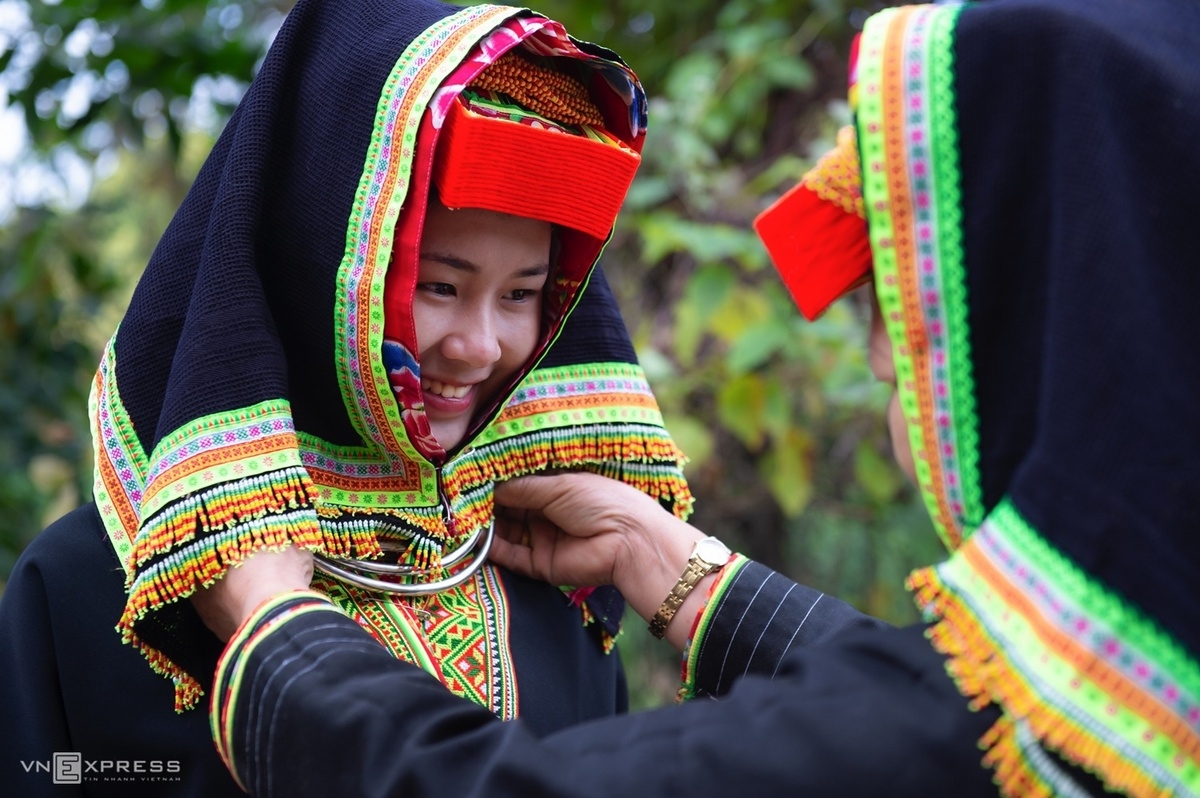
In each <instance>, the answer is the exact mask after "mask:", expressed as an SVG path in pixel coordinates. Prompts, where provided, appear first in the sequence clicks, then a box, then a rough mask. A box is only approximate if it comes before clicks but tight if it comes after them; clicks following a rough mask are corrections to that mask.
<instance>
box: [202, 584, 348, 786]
mask: <svg viewBox="0 0 1200 798" xmlns="http://www.w3.org/2000/svg"><path fill="white" fill-rule="evenodd" d="M310 612H339V610H338V609H337V608H336V607H335V606H334V605H333V604H331V603H330V602H329V599H327V598H325V597H324V596H321V595H319V594H317V593H313V592H311V591H303V590H298V591H294V592H291V593H285V594H283V595H281V596H276V597H275V598H273V599H271V600H270V601H267V602H265V603H264V604H262V605H261V606H259V607H258V608H257V609H255V610H254V612H253V613H251V615H250V617H249V618H247V619H246V620H245V621H244V622H243V623H242V625H241V627H240V628H239V629H238V630H237V631H236V632H234V634H233V637H231V638H230V640H229V643H228V644H227V645H226V646H225V651H224V652H223V653H222V654H221V659H220V660H219V661H218V662H217V670H216V675H215V676H214V679H213V695H214V696H216V697H217V700H214V701H213V703H212V712H211V713H210V714H209V716H208V721H209V729H210V730H211V732H212V738H213V742H214V743H215V744H216V747H217V753H218V754H220V756H221V761H223V762H224V763H225V767H226V768H228V770H229V774H230V775H231V776H233V779H234V781H236V782H237V785H238V786H239V787H241V788H242V789H243V790H246V785H244V784H242V781H241V779H240V778H239V777H238V772H237V768H236V767H234V758H233V718H234V716H235V713H236V712H237V695H238V693H239V692H240V687H241V683H242V675H243V673H244V672H245V667H246V663H247V662H249V661H250V656H251V655H252V654H253V653H254V650H255V649H256V648H257V647H258V645H259V643H261V642H262V641H263V640H264V639H265V638H266V636H267V635H268V634H270V633H271V632H272V631H273V630H275V629H278V628H279V627H281V626H282V625H283V624H285V623H287V621H288V620H290V619H292V618H295V617H297V616H299V615H305V614H307V613H310ZM218 707H219V708H220V711H219V712H218ZM247 792H248V790H247Z"/></svg>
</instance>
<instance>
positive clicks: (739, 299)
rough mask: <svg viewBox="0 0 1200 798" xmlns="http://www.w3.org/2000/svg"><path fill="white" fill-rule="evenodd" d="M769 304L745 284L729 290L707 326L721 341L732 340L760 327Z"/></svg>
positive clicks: (766, 314)
mask: <svg viewBox="0 0 1200 798" xmlns="http://www.w3.org/2000/svg"><path fill="white" fill-rule="evenodd" d="M769 313H770V306H769V304H768V302H767V299H766V297H764V296H763V295H762V294H761V293H760V292H758V291H755V290H753V289H750V288H747V287H745V286H738V287H737V288H735V289H734V290H732V291H730V292H729V294H728V295H727V296H726V297H725V301H724V302H722V303H721V306H720V307H719V308H718V309H717V311H716V313H714V314H713V316H712V319H711V320H710V322H709V328H710V329H711V330H712V332H713V334H714V335H716V336H717V337H719V338H720V339H721V340H723V341H727V342H733V341H737V340H738V339H739V338H741V337H742V336H743V335H744V334H745V333H746V332H747V331H749V330H752V329H757V328H761V325H762V324H763V322H764V320H766V319H769V315H768V314H769Z"/></svg>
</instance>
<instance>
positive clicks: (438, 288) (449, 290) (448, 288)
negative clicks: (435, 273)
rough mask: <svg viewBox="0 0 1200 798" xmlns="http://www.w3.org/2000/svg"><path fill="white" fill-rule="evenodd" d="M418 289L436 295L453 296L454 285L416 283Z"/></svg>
mask: <svg viewBox="0 0 1200 798" xmlns="http://www.w3.org/2000/svg"><path fill="white" fill-rule="evenodd" d="M417 290H418V291H428V292H429V293H431V294H434V295H436V296H454V286H452V285H450V284H449V283H417Z"/></svg>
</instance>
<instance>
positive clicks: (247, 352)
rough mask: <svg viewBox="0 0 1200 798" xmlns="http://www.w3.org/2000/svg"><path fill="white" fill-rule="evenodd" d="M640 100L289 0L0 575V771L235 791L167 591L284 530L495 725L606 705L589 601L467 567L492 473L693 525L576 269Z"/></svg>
mask: <svg viewBox="0 0 1200 798" xmlns="http://www.w3.org/2000/svg"><path fill="white" fill-rule="evenodd" d="M645 114H646V101H645V96H644V94H643V93H642V90H641V87H640V85H639V83H638V81H637V78H636V77H635V76H634V74H633V73H632V72H631V71H630V70H629V68H628V67H626V66H625V64H624V63H622V62H621V61H620V60H619V59H618V58H617V57H616V56H615V55H614V54H613V53H611V52H609V51H607V50H604V49H603V48H599V47H595V46H593V45H588V44H586V43H582V42H578V41H576V40H574V39H572V38H571V37H570V36H568V35H567V33H566V31H565V30H564V29H563V28H562V26H561V25H559V24H558V23H556V22H553V21H551V20H549V19H546V18H544V17H541V16H538V15H536V14H532V13H531V12H528V11H525V10H521V9H517V8H509V7H504V6H492V5H488V6H477V7H472V8H466V9H456V8H453V7H451V6H446V5H442V4H440V3H438V2H433V0H404V2H397V0H387V2H381V1H380V0H347V1H346V2H340V3H322V2H310V1H309V0H301V1H300V2H299V3H297V5H296V7H295V8H294V9H293V11H292V12H291V13H290V14H289V16H288V19H287V21H286V22H285V24H284V25H283V27H282V29H281V30H280V32H279V35H278V37H277V39H276V40H275V43H274V45H273V46H272V48H271V51H270V53H269V54H268V56H267V58H266V60H265V62H264V64H263V66H262V69H261V71H260V73H259V75H258V77H257V78H256V79H255V81H254V83H253V84H252V85H251V86H250V88H249V90H248V91H247V93H246V95H245V98H244V99H243V101H242V103H241V104H240V105H239V107H238V110H237V111H236V113H235V114H234V116H233V117H232V119H231V121H230V123H229V125H228V127H227V128H226V130H225V131H224V133H223V134H222V136H221V138H220V140H219V141H218V143H217V145H216V146H215V148H214V150H213V152H212V154H211V155H210V157H209V159H208V161H207V162H206V164H205V166H204V168H203V169H202V171H201V173H200V175H199V177H198V178H197V180H196V183H195V185H194V187H193V188H192V190H191V191H190V193H189V194H188V197H187V199H186V200H185V201H184V203H183V205H182V206H181V207H180V209H179V210H178V212H177V213H176V215H175V217H174V219H173V220H172V222H171V225H170V226H169V227H168V229H167V231H166V233H165V234H164V236H163V238H162V241H161V242H160V244H159V246H158V248H157V249H156V251H155V253H154V255H153V257H152V258H151V260H150V263H149V264H148V266H147V267H146V271H145V273H144V275H143V277H142V279H141V281H140V283H139V285H138V287H137V290H136V292H135V294H134V297H133V299H132V301H131V304H130V307H129V310H128V312H127V313H126V316H125V318H124V320H123V321H122V323H121V325H120V328H119V330H118V332H117V333H116V334H115V335H114V336H113V338H112V339H111V341H110V342H109V344H108V347H107V348H106V351H105V354H104V358H103V361H102V362H101V365H100V368H99V370H98V373H97V376H96V379H95V382H94V385H93V401H92V406H91V410H92V425H93V434H94V440H95V443H96V451H97V457H96V478H95V490H94V499H95V502H94V503H93V504H90V505H88V506H85V507H83V508H80V509H79V510H77V511H76V512H74V513H72V514H70V515H68V516H66V517H64V518H63V519H61V520H60V521H58V522H57V523H55V524H54V525H52V526H51V527H50V528H49V529H48V530H46V531H45V532H44V533H43V534H42V535H41V536H40V537H39V538H38V539H37V540H36V541H35V542H34V543H33V544H32V545H31V546H30V547H29V548H28V549H27V550H26V553H25V554H24V556H23V557H22V560H21V562H20V563H19V564H18V566H17V568H16V569H15V570H14V573H13V576H12V579H11V581H10V582H9V583H8V587H7V590H6V593H5V597H4V603H3V605H2V606H0V705H3V706H5V707H6V709H7V710H8V711H9V713H10V715H9V717H10V718H11V722H9V723H6V724H3V728H0V735H3V737H2V738H0V750H4V751H7V752H9V753H10V756H11V761H12V762H13V763H15V762H17V761H20V760H25V761H34V760H37V761H43V760H46V759H48V758H49V757H51V756H52V755H53V753H54V752H56V751H77V752H80V753H81V754H82V756H83V757H84V759H85V760H91V759H106V760H113V761H116V760H124V759H137V758H153V757H158V758H162V759H170V760H178V761H180V762H181V774H180V783H179V784H177V785H176V786H177V787H178V789H177V790H175V791H174V792H175V793H176V794H186V795H203V796H212V795H220V794H241V791H240V790H239V789H238V786H237V785H236V784H235V783H234V781H233V780H232V779H231V778H230V777H229V774H228V773H227V772H226V770H225V768H224V766H223V765H222V764H221V762H220V760H219V759H218V758H217V756H216V752H215V750H214V748H213V745H212V740H211V735H210V730H209V728H208V725H207V723H206V720H205V717H204V713H203V712H195V711H188V710H191V709H193V708H194V707H196V706H197V704H199V702H200V697H201V696H202V695H203V693H204V692H205V691H208V690H210V689H211V687H210V682H211V675H212V673H213V668H214V666H215V663H216V658H217V655H218V654H219V652H220V649H221V645H220V643H219V641H218V640H217V638H216V637H214V636H213V635H212V633H211V632H209V631H208V630H207V629H205V628H204V626H203V624H202V622H201V620H200V617H199V616H198V615H197V613H196V611H195V610H194V608H193V601H195V602H196V606H198V607H200V608H201V611H202V612H203V606H204V598H205V597H206V596H208V595H211V594H210V593H208V591H206V590H205V588H207V587H210V586H211V585H213V584H214V583H217V582H218V581H222V580H224V578H225V576H226V575H227V574H228V572H229V571H230V569H232V568H235V567H238V566H240V565H241V564H242V563H243V562H244V561H245V560H246V559H247V558H248V557H251V556H252V555H254V554H256V553H259V552H262V551H264V550H278V549H285V548H287V547H289V546H291V547H296V548H300V549H306V550H309V551H312V552H314V553H315V554H317V555H319V556H318V567H319V568H321V570H322V572H321V573H319V574H318V575H317V576H316V577H315V578H314V579H313V580H312V583H311V586H312V588H313V589H314V590H316V591H318V592H320V593H322V594H324V595H326V596H328V597H329V598H330V599H332V600H333V601H334V602H335V603H337V604H338V605H339V606H340V607H342V609H343V610H345V611H346V612H347V613H349V614H350V616H351V617H353V618H354V619H355V620H356V621H357V622H358V623H359V624H360V625H361V626H362V627H363V628H364V629H366V630H367V631H368V632H370V633H371V634H372V635H373V636H374V637H375V639H376V640H378V641H379V642H380V643H381V644H382V645H384V646H386V647H387V649H388V651H389V652H391V654H392V655H393V656H395V657H396V658H398V659H401V660H404V661H407V662H411V663H414V664H416V665H418V666H420V667H421V668H422V669H424V670H425V671H426V672H427V673H428V674H429V675H430V676H431V677H432V679H434V680H436V682H437V683H438V684H440V685H441V686H442V687H444V688H445V689H447V690H448V691H450V692H452V693H454V694H457V695H460V696H463V697H466V698H469V699H471V700H472V701H474V702H476V703H477V704H480V705H482V706H484V707H486V708H487V709H488V710H490V711H491V712H492V713H494V714H495V715H497V716H499V717H502V718H513V717H516V716H520V717H522V718H524V719H526V720H527V721H528V723H529V724H530V725H531V727H533V728H536V729H538V730H539V731H540V732H548V731H551V730H554V729H558V728H562V727H563V726H566V725H568V724H571V723H574V722H578V721H581V720H585V719H587V718H593V717H598V716H604V715H609V714H612V713H614V712H618V711H620V710H622V709H623V708H624V707H625V703H626V700H625V683H624V675H623V673H622V671H621V667H620V662H619V659H618V658H617V657H615V656H612V655H611V650H612V646H613V642H614V639H615V636H616V633H617V631H618V624H619V621H620V618H621V614H622V610H623V606H624V605H623V599H622V598H621V596H620V594H619V593H617V592H616V590H615V589H613V588H611V587H601V588H597V589H595V590H592V591H590V592H589V591H573V590H563V589H560V588H559V587H557V586H550V585H546V584H542V583H537V582H533V581H531V580H528V579H524V578H521V577H519V576H517V575H515V574H513V573H511V572H508V571H506V570H504V569H502V568H500V567H498V566H493V565H485V564H484V557H483V554H482V552H485V551H486V548H487V543H488V541H489V540H490V538H489V534H490V529H491V528H492V525H493V520H494V502H493V487H494V485H495V483H497V482H499V481H503V480H506V479H509V478H511V477H515V476H520V475H523V474H532V473H537V472H540V471H544V470H547V469H586V470H591V471H595V472H599V473H602V474H606V475H608V476H613V477H617V478H619V479H622V480H623V481H625V482H627V483H628V484H630V485H633V486H634V487H636V488H638V489H640V490H642V491H644V492H645V493H647V494H649V495H651V496H653V497H654V498H655V499H657V500H658V501H659V502H660V503H661V504H663V505H664V506H665V507H667V508H669V509H670V510H671V511H672V512H674V513H676V514H677V515H680V516H683V515H686V514H687V512H688V510H689V509H690V505H691V496H690V494H689V492H688V488H687V484H686V482H685V481H684V479H683V475H682V470H681V468H682V463H683V455H682V454H681V452H680V451H679V450H678V448H677V447H676V446H675V444H674V442H673V441H672V440H671V438H670V436H669V435H668V434H667V432H666V430H665V428H664V427H663V424H662V418H661V416H660V414H659V411H658V407H657V404H656V402H655V399H654V395H653V393H652V392H651V391H650V388H649V386H648V384H647V383H646V380H645V376H644V374H643V373H642V371H641V369H640V368H639V367H638V365H637V363H636V358H635V356H634V351H633V347H632V345H631V343H630V341H629V337H628V333H627V332H626V330H625V328H624V325H623V323H622V321H621V318H620V315H619V313H618V311H617V309H616V305H615V302H614V300H613V297H612V294H611V292H610V291H609V289H608V286H607V284H606V283H605V280H604V276H603V274H602V273H601V272H600V271H599V270H598V269H597V268H596V264H597V261H598V259H599V256H600V252H601V250H602V249H603V247H604V245H605V243H606V242H607V240H608V238H609V236H610V235H611V231H612V227H613V223H614V220H615V217H616V213H617V210H618V208H619V206H620V204H621V202H622V200H623V198H624V196H625V193H626V190H627V189H628V187H629V183H630V181H631V180H632V178H633V174H634V172H635V170H636V168H637V166H638V164H639V162H640V156H639V152H640V150H641V145H642V141H643V139H644V136H645V122H646V118H645ZM547 163H549V164H554V171H553V174H548V173H547V171H546V169H544V168H543V166H544V164H547ZM471 555H473V556H471ZM248 572H249V569H248V568H247V569H244V570H243V571H242V572H241V573H242V574H245V573H248ZM347 573H348V574H349V575H350V576H346V574H347ZM364 573H365V574H371V576H370V577H369V578H358V575H360V574H364ZM228 581H229V582H232V581H233V580H228ZM114 625H115V626H117V628H118V633H116V634H114V632H113V626H114ZM122 643H125V644H128V645H123V644H122ZM161 676H166V677H167V679H166V680H165V679H163V678H161ZM168 680H169V681H168ZM97 684H103V685H104V686H105V688H104V689H103V690H99V689H97V687H96V685H97ZM172 694H173V696H172ZM172 698H173V699H174V701H172ZM172 703H174V706H175V709H176V710H178V712H179V714H175V713H173V712H172V711H171V708H172ZM10 735H11V739H10ZM17 735H19V736H17ZM3 767H6V766H4V765H0V768H3ZM44 777H45V774H40V775H39V774H37V773H16V774H14V776H13V778H14V779H16V782H15V783H17V784H18V785H19V786H18V787H17V788H16V789H17V791H18V792H19V793H21V794H22V795H26V794H29V795H32V794H36V793H37V792H39V791H40V790H44V789H48V788H50V787H51V786H52V785H51V784H50V783H49V781H48V779H47V778H44ZM38 779H41V780H40V781H39V780H38ZM43 782H44V783H43ZM91 786H92V787H93V788H95V789H96V790H99V791H101V792H102V791H103V789H104V785H99V784H97V785H91ZM118 786H119V787H120V788H121V790H126V789H128V785H127V784H122V785H118ZM158 786H161V785H156V787H158ZM152 792H153V794H155V795H165V794H168V793H169V792H171V791H170V790H166V791H163V790H161V789H156V790H154V791H152ZM121 794H127V793H126V792H121Z"/></svg>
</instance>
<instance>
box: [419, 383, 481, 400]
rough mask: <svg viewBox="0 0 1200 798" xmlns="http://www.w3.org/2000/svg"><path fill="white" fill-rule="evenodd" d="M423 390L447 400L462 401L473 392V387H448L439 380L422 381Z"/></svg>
mask: <svg viewBox="0 0 1200 798" xmlns="http://www.w3.org/2000/svg"><path fill="white" fill-rule="evenodd" d="M421 390H422V391H425V392H426V393H435V394H437V395H438V396H444V397H446V398H447V399H462V398H463V397H464V396H466V395H467V394H468V393H470V392H471V386H470V385H447V384H446V383H444V382H438V381H437V380H421Z"/></svg>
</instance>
